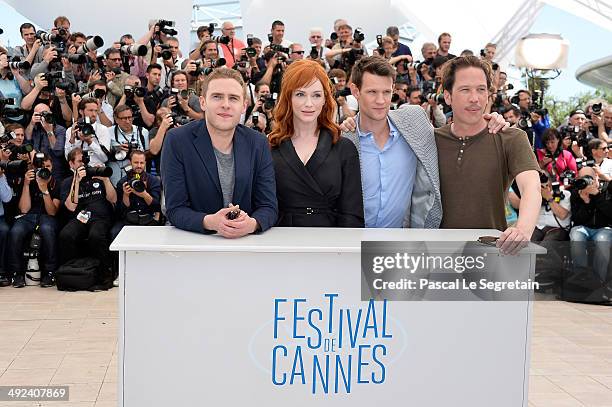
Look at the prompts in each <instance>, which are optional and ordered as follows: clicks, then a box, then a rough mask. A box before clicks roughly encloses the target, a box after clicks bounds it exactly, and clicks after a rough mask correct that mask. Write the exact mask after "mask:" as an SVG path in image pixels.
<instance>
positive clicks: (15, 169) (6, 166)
mask: <svg viewBox="0 0 612 407" xmlns="http://www.w3.org/2000/svg"><path fill="white" fill-rule="evenodd" d="M0 169H1V170H2V171H4V172H5V173H7V174H13V175H18V174H25V172H26V171H27V169H28V162H27V161H26V160H6V161H0Z"/></svg>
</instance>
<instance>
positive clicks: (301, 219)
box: [272, 129, 364, 228]
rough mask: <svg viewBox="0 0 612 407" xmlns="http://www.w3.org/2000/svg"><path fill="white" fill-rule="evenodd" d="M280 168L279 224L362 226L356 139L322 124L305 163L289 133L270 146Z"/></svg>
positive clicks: (359, 173) (277, 167)
mask: <svg viewBox="0 0 612 407" xmlns="http://www.w3.org/2000/svg"><path fill="white" fill-rule="evenodd" d="M272 159H273V160H274V170H275V172H276V196H277V198H278V209H279V218H278V223H277V226H297V227H352V228H362V227H364V218H363V197H362V192H361V169H360V166H359V155H358V153H357V149H356V148H355V145H354V144H353V143H352V142H351V141H350V140H348V139H345V138H342V137H341V138H340V140H338V142H337V143H336V144H332V135H331V134H330V132H329V131H328V130H325V129H322V130H321V131H320V133H319V140H318V142H317V147H316V149H315V151H314V153H313V154H312V156H311V157H310V159H309V160H308V162H307V163H306V165H304V164H303V163H302V161H301V160H300V157H299V156H298V155H297V153H296V151H295V149H294V148H293V143H292V142H291V139H286V140H284V141H283V142H282V143H281V144H280V146H278V147H275V148H273V149H272Z"/></svg>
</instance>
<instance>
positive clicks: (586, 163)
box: [576, 158, 595, 169]
mask: <svg viewBox="0 0 612 407" xmlns="http://www.w3.org/2000/svg"><path fill="white" fill-rule="evenodd" d="M594 166H595V160H593V159H590V160H588V159H586V158H576V167H577V168H578V169H581V168H584V167H594Z"/></svg>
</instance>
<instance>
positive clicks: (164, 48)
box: [159, 44, 172, 61]
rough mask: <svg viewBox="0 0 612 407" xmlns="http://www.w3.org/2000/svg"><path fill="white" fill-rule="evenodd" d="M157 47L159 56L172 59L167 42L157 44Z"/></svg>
mask: <svg viewBox="0 0 612 407" xmlns="http://www.w3.org/2000/svg"><path fill="white" fill-rule="evenodd" d="M159 48H161V50H162V52H161V57H162V59H164V60H166V61H167V60H169V59H172V51H170V45H168V44H159Z"/></svg>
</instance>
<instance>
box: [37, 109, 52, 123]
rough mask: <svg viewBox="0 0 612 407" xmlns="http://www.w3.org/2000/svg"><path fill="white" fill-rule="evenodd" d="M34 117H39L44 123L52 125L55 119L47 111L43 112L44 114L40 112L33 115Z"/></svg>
mask: <svg viewBox="0 0 612 407" xmlns="http://www.w3.org/2000/svg"><path fill="white" fill-rule="evenodd" d="M34 116H37V117H40V118H41V119H42V120H43V121H45V122H46V123H50V124H54V123H55V117H54V116H53V113H51V112H49V111H44V112H40V113H34Z"/></svg>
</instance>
